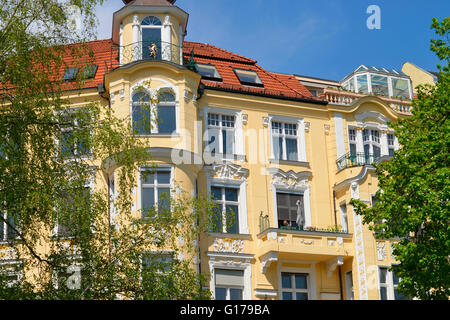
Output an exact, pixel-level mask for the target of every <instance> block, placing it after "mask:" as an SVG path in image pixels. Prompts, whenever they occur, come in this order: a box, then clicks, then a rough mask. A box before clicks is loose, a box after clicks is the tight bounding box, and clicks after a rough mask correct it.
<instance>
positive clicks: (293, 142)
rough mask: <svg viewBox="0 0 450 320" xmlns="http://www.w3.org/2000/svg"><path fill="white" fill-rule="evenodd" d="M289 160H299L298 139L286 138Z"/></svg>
mask: <svg viewBox="0 0 450 320" xmlns="http://www.w3.org/2000/svg"><path fill="white" fill-rule="evenodd" d="M286 155H287V160H294V161H297V160H298V153H297V139H286Z"/></svg>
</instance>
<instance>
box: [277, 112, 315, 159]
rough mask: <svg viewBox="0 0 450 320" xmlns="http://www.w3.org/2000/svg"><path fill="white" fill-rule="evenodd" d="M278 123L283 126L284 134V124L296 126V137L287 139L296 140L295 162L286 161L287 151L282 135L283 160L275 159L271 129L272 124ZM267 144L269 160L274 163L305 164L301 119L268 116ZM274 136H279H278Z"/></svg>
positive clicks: (303, 128)
mask: <svg viewBox="0 0 450 320" xmlns="http://www.w3.org/2000/svg"><path fill="white" fill-rule="evenodd" d="M273 122H280V123H282V124H283V133H284V128H285V127H284V124H295V125H296V126H297V135H296V136H289V138H296V139H297V160H287V150H286V135H285V134H282V138H283V159H277V158H275V154H274V145H273V138H274V134H273V129H272V123H273ZM269 123H270V125H269V143H270V160H271V162H274V161H296V162H307V157H306V137H305V125H304V119H303V118H293V117H285V116H278V115H269ZM276 136H279V135H278V134H277V135H276Z"/></svg>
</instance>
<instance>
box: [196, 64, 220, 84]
mask: <svg viewBox="0 0 450 320" xmlns="http://www.w3.org/2000/svg"><path fill="white" fill-rule="evenodd" d="M197 72H198V73H200V74H201V75H202V78H203V79H205V80H211V81H222V77H221V76H220V73H219V71H217V68H216V66H213V65H211V64H200V63H197Z"/></svg>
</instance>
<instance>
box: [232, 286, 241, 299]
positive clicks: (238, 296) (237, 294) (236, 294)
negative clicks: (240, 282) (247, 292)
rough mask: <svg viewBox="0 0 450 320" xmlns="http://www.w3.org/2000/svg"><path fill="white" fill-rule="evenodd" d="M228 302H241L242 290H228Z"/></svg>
mask: <svg viewBox="0 0 450 320" xmlns="http://www.w3.org/2000/svg"><path fill="white" fill-rule="evenodd" d="M230 300H242V289H233V288H230Z"/></svg>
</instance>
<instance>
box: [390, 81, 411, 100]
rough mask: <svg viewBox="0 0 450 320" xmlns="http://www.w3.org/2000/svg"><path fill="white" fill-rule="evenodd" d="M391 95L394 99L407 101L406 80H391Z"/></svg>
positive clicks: (407, 85)
mask: <svg viewBox="0 0 450 320" xmlns="http://www.w3.org/2000/svg"><path fill="white" fill-rule="evenodd" d="M392 95H393V97H394V98H403V99H409V98H410V97H409V84H408V80H405V79H395V78H392Z"/></svg>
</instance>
